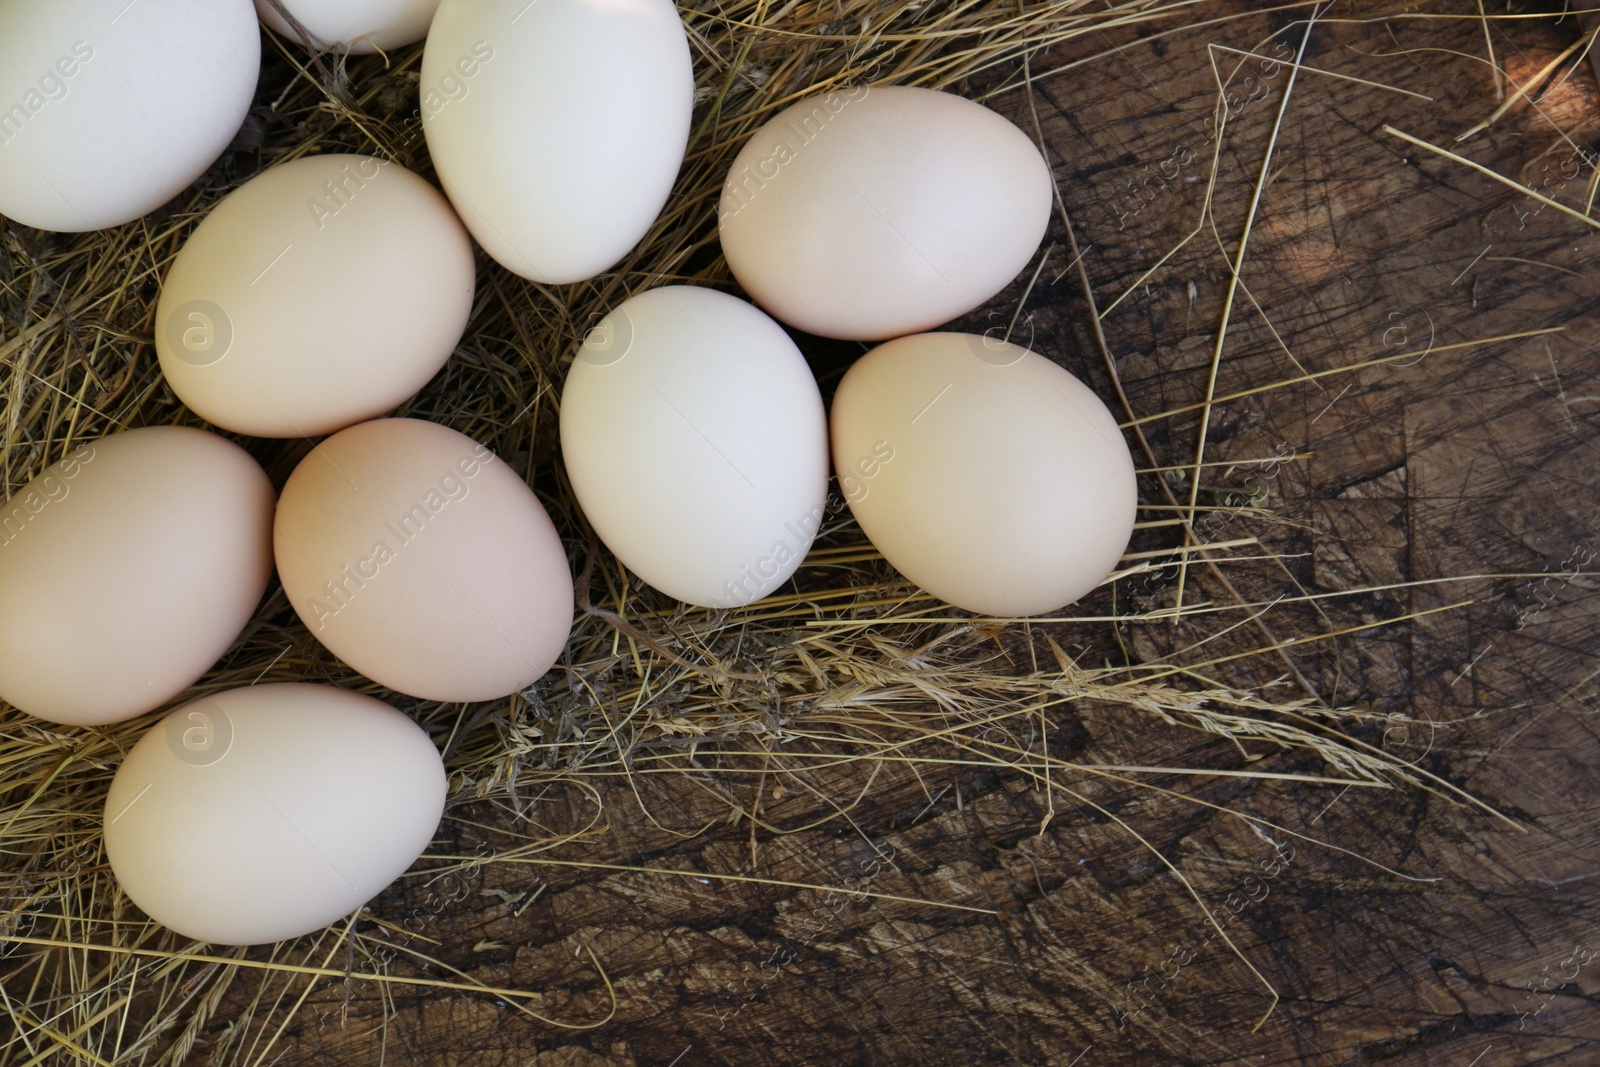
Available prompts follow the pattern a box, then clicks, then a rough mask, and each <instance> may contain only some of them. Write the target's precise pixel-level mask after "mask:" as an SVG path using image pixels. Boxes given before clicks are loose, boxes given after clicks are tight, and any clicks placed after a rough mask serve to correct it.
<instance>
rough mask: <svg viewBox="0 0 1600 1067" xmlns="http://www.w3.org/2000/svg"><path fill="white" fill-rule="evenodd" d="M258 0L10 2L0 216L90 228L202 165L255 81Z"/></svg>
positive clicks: (166, 195)
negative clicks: (253, 5)
mask: <svg viewBox="0 0 1600 1067" xmlns="http://www.w3.org/2000/svg"><path fill="white" fill-rule="evenodd" d="M260 67H261V31H260V29H259V27H258V26H257V24H256V17H255V11H254V10H253V9H252V8H251V6H250V0H139V2H138V3H131V4H130V3H129V2H128V0H74V2H73V3H60V2H59V0H8V2H6V3H0V215H5V216H7V217H9V218H12V219H14V220H16V221H17V222H20V223H23V224H24V225H27V226H37V227H40V228H42V229H46V230H60V231H69V232H79V231H83V230H98V229H103V228H105V227H108V226H117V225H120V224H122V223H124V222H130V221H132V220H133V219H136V218H138V217H139V216H141V215H144V214H147V213H149V212H151V211H154V210H155V209H156V208H158V207H160V206H161V205H162V204H165V203H166V202H167V201H168V200H171V199H172V198H173V197H175V196H177V195H178V194H179V193H181V192H182V191H183V190H184V188H185V187H186V186H188V185H189V184H190V183H191V182H193V181H194V180H195V179H196V178H198V177H200V175H202V174H203V173H205V171H206V168H207V167H209V166H211V164H212V163H213V162H214V161H215V160H216V158H217V157H218V156H219V155H221V154H222V151H223V149H225V148H227V147H228V142H229V141H231V140H232V139H233V136H234V134H236V133H238V131H239V127H240V125H241V124H242V123H243V122H244V117H245V114H246V112H247V111H249V108H250V101H251V98H252V97H253V96H254V94H255V89H256V78H257V76H258V75H259V74H260Z"/></svg>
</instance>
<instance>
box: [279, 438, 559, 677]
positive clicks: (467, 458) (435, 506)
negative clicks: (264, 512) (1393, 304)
mask: <svg viewBox="0 0 1600 1067" xmlns="http://www.w3.org/2000/svg"><path fill="white" fill-rule="evenodd" d="M273 545H274V548H275V550H276V553H277V560H278V576H279V578H280V579H281V580H282V582H283V589H284V592H285V593H286V594H288V598H289V603H290V604H292V605H293V606H294V609H295V611H296V612H297V613H298V614H299V615H300V618H301V619H302V620H303V621H304V622H305V624H306V626H307V627H309V628H310V630H311V633H312V634H313V635H314V636H315V637H316V638H317V640H319V641H321V642H322V643H323V644H324V645H326V646H327V647H328V649H329V650H330V651H332V652H333V653H334V654H335V655H337V656H338V657H339V658H340V659H342V660H344V661H345V662H346V663H348V664H349V665H350V666H352V667H354V668H355V669H356V670H358V671H360V672H361V673H362V674H365V675H366V676H367V677H368V678H371V679H372V680H373V681H375V682H378V683H380V684H382V685H385V686H387V687H389V688H390V689H395V690H398V691H399V692H402V693H409V694H410V695H412V696H416V697H423V698H425V699H428V700H451V701H458V700H459V701H472V700H494V699H498V698H500V697H503V696H507V695H508V694H511V693H514V692H517V691H518V690H520V689H524V688H526V687H527V686H529V685H532V684H533V683H534V682H535V681H537V680H538V679H539V678H540V677H541V676H542V675H543V674H544V673H545V672H546V671H547V670H549V669H550V665H551V664H552V663H554V662H555V660H556V657H557V656H558V655H560V653H561V651H562V649H563V648H564V647H565V645H566V641H567V637H568V636H569V635H570V633H571V630H572V610H573V590H572V572H571V570H570V568H569V566H568V564H567V557H566V552H565V550H564V549H563V548H562V545H561V538H560V537H559V536H558V535H557V533H556V530H555V527H554V525H552V524H551V522H550V517H549V515H547V514H546V513H545V510H544V506H543V505H542V504H540V503H539V499H538V497H536V496H534V493H533V490H532V489H530V488H528V484H527V483H526V482H525V481H523V480H522V478H521V477H520V476H519V475H518V474H517V473H516V472H515V471H513V470H512V469H511V468H510V467H508V466H506V464H505V462H504V461H502V460H500V459H499V458H497V457H496V456H495V454H494V453H493V452H491V451H490V450H489V449H487V448H485V447H484V446H483V445H480V444H478V443H477V442H476V441H473V440H472V439H471V438H470V437H466V436H464V435H462V434H459V433H457V432H456V431H454V430H452V429H450V428H449V427H446V426H439V425H436V424H434V423H431V422H423V421H420V420H417V419H378V420H375V421H373V422H364V423H361V424H359V425H357V426H352V427H350V428H349V429H348V430H342V431H340V432H339V433H337V434H335V435H333V436H332V437H330V438H328V439H327V440H326V441H323V442H322V443H321V444H320V445H318V446H317V447H316V449H315V450H313V451H312V453H311V454H310V455H309V456H307V457H306V458H305V459H304V460H302V461H301V463H300V465H299V466H297V467H296V468H295V469H294V473H293V474H291V475H290V476H289V481H288V484H287V485H285V486H284V488H283V495H282V498H281V500H280V501H279V503H278V516H277V521H276V524H275V526H274V528H273Z"/></svg>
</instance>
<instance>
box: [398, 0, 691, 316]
mask: <svg viewBox="0 0 1600 1067" xmlns="http://www.w3.org/2000/svg"><path fill="white" fill-rule="evenodd" d="M693 104H694V72H693V70H692V68H691V66H690V57H689V44H688V40H687V38H686V37H685V35H684V28H683V22H682V20H681V19H679V17H678V10H677V8H676V7H675V6H674V5H673V3H672V2H671V0H537V2H530V0H443V2H442V3H440V5H439V11H438V13H437V14H436V15H435V17H434V20H433V27H432V29H430V30H429V31H428V44H427V48H426V50H425V51H424V53H423V59H422V85H421V106H422V122H423V127H424V130H425V131H426V133H427V138H428V151H429V153H430V154H431V155H432V156H433V163H434V169H435V171H436V172H437V173H438V175H439V180H440V182H441V183H442V184H443V185H444V191H445V193H446V194H447V195H448V196H449V197H450V200H451V202H452V203H453V204H455V207H456V211H457V212H458V213H460V215H461V218H462V220H463V221H464V222H466V224H467V228H468V229H469V230H471V231H472V236H473V237H475V238H477V240H478V243H479V244H480V245H482V246H483V248H484V251H486V252H488V253H489V255H491V256H493V257H494V258H495V259H496V260H497V261H498V262H499V263H500V264H501V265H502V266H504V267H506V268H507V269H508V270H511V271H514V272H515V273H517V274H520V275H522V276H523V277H524V278H530V279H532V280H534V281H538V282H547V283H556V284H562V283H567V282H575V281H581V280H583V279H585V278H592V277H594V276H595V275H596V274H599V273H600V272H601V271H604V270H606V269H607V268H609V267H611V266H612V265H613V264H615V263H616V262H617V261H618V260H620V259H621V258H622V257H623V256H624V255H626V254H627V253H628V250H629V249H631V248H632V247H633V246H634V245H636V244H638V243H639V240H640V238H642V237H643V236H644V235H645V233H646V232H647V231H648V230H649V229H650V226H651V224H652V223H654V222H655V220H656V217H657V216H658V215H659V214H660V213H661V208H662V206H663V205H664V204H665V203H666V200H667V196H668V194H669V193H670V192H671V191H672V183H673V181H674V180H675V179H676V177H677V174H678V168H679V166H681V165H682V163H683V153H684V149H685V147H686V146H687V144H688V138H689V119H690V112H691V111H692V109H693Z"/></svg>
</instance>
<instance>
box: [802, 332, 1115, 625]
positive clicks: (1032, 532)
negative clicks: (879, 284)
mask: <svg viewBox="0 0 1600 1067" xmlns="http://www.w3.org/2000/svg"><path fill="white" fill-rule="evenodd" d="M831 418H832V427H831V431H832V438H833V465H834V470H835V471H836V472H837V474H838V476H839V486H840V489H841V491H842V492H843V493H844V496H845V499H846V500H847V501H849V504H850V510H851V512H852V513H853V514H854V515H855V517H856V521H857V522H859V523H860V524H861V529H862V530H863V531H864V532H865V533H866V535H867V537H868V539H869V540H871V541H872V543H873V544H874V545H875V546H876V547H877V548H878V550H879V551H880V552H882V553H883V556H884V558H885V559H887V560H888V561H889V562H890V563H891V564H893V565H894V567H895V569H896V570H898V571H899V572H900V573H901V574H903V575H905V576H906V577H907V578H909V579H910V580H911V581H913V582H915V583H916V584H917V585H919V586H921V587H922V588H923V589H925V590H927V591H928V592H929V593H932V594H933V595H934V596H936V597H939V598H940V599H942V600H945V601H948V602H949V603H951V604H954V605H956V606H957V607H960V608H965V609H967V610H968V611H973V612H977V613H980V614H984V615H999V616H1023V615H1039V614H1043V613H1045V612H1050V611H1055V610H1057V609H1059V608H1061V607H1063V606H1065V605H1067V604H1070V603H1072V602H1073V601H1075V600H1077V599H1078V598H1080V597H1082V596H1083V595H1084V594H1085V593H1087V592H1089V591H1090V590H1091V589H1093V588H1094V587H1095V586H1096V585H1098V584H1100V582H1101V581H1102V580H1103V579H1105V577H1106V576H1107V575H1108V574H1110V573H1111V571H1112V570H1113V569H1115V567H1116V565H1117V561H1118V559H1119V558H1120V557H1121V555H1122V553H1123V551H1124V549H1125V548H1126V547H1127V544H1128V538H1129V537H1130V536H1131V535H1132V533H1133V522H1134V514H1135V510H1136V509H1137V507H1138V487H1137V484H1136V479H1135V475H1134V467H1133V459H1132V457H1131V456H1130V455H1129V453H1128V446H1127V444H1126V442H1125V441H1124V440H1123V437H1122V432H1121V431H1120V430H1119V429H1118V428H1117V421H1116V419H1115V418H1113V417H1112V415H1111V412H1110V411H1108V410H1106V407H1105V405H1104V404H1103V403H1101V402H1100V399H1099V398H1098V397H1096V396H1095V394H1094V393H1093V392H1092V391H1091V390H1090V389H1089V387H1088V386H1086V385H1084V384H1083V383H1082V382H1080V381H1079V380H1078V379H1077V378H1075V377H1073V376H1072V375H1071V374H1069V373H1068V372H1067V371H1065V370H1063V369H1061V368H1060V367H1058V366H1057V365H1056V364H1054V363H1052V362H1050V361H1049V360H1048V359H1045V358H1044V357H1043V356H1040V355H1037V354H1035V353H1033V352H1029V351H1028V350H1027V349H1024V348H1020V347H1018V346H1016V345H1012V344H1007V343H1005V342H1001V341H998V340H995V339H992V338H985V337H980V336H976V335H970V334H959V333H932V334H917V335H914V336H911V337H902V338H899V339H898V340H894V341H890V342H889V343H887V344H884V345H880V346H878V347H877V348H874V349H873V350H872V351H871V352H868V353H867V354H866V355H865V356H863V357H862V358H861V359H860V360H859V361H857V362H856V364H855V365H854V366H852V367H851V368H850V370H849V371H848V372H847V373H846V374H845V376H844V379H843V380H842V381H841V382H840V383H839V389H838V391H837V393H836V394H835V395H834V398H833V410H832V413H831Z"/></svg>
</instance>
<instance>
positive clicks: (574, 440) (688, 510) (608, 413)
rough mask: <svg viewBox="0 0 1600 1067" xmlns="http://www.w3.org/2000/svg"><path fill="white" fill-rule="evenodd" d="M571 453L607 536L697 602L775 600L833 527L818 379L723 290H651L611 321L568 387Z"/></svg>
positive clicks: (639, 567) (668, 589)
mask: <svg viewBox="0 0 1600 1067" xmlns="http://www.w3.org/2000/svg"><path fill="white" fill-rule="evenodd" d="M561 451H562V456H563V459H564V461H565V463H566V467H567V476H568V478H569V479H570V480H571V482H572V490H573V493H574V494H575V495H576V496H577V498H578V503H579V505H580V506H581V507H582V508H583V513H584V515H585V516H586V517H587V518H588V520H589V522H590V523H591V524H592V525H593V526H594V529H595V532H596V533H598V534H599V535H600V538H601V540H603V541H604V542H605V543H606V545H607V547H609V548H610V549H611V550H612V551H613V552H614V553H616V555H617V558H618V559H620V560H621V561H622V562H623V563H624V564H625V565H626V566H627V567H628V568H630V569H631V570H633V571H634V572H635V573H637V574H638V575H639V577H641V578H643V579H644V580H645V581H646V582H649V583H650V584H651V585H653V586H655V587H656V588H657V589H660V590H662V591H663V592H665V593H668V594H670V595H672V596H674V597H677V598H678V599H679V600H683V601H686V602H688V603H690V604H699V605H701V606H704V607H736V606H739V605H742V604H747V603H749V602H751V601H753V600H759V599H761V598H762V597H764V596H766V595H767V594H769V593H771V592H772V591H773V590H774V589H776V588H777V587H778V586H780V585H782V584H783V583H784V582H786V581H788V579H789V577H790V575H792V574H793V573H794V572H795V569H796V568H798V567H799V566H800V563H801V561H802V560H803V559H804V558H805V555H806V551H807V550H808V549H809V548H810V547H811V542H812V539H813V538H814V537H815V536H816V533H817V529H818V527H819V526H820V525H821V523H822V516H823V505H824V503H825V500H826V497H827V488H828V443H827V423H826V418H825V415H824V413H823V408H822V398H821V396H820V395H819V393H818V391H817V384H816V380H815V379H814V378H813V377H812V376H811V370H810V368H809V367H808V366H807V365H806V361H805V358H804V357H803V356H801V354H800V351H799V349H797V348H795V345H794V342H793V341H791V340H789V336H788V335H787V334H786V333H784V332H783V328H782V327H780V326H779V325H778V324H777V323H775V322H773V321H772V320H771V319H770V318H768V317H767V316H766V315H764V314H762V313H761V312H760V311H759V310H758V309H756V308H754V307H752V306H750V305H749V304H747V303H745V302H744V301H743V300H740V299H738V298H737V297H732V296H728V295H727V294H726V293H719V292H716V291H715V290H712V289H702V288H698V287H695V286H686V285H682V286H666V287H664V288H660V289H651V290H649V291H648V292H644V293H641V294H640V295H638V296H635V297H633V298H631V299H629V300H627V301H624V302H623V303H622V304H621V305H619V306H618V307H617V308H616V309H615V310H613V311H612V312H611V314H610V315H608V316H606V318H604V319H602V320H601V322H600V323H599V325H598V326H596V328H595V329H594V330H593V331H591V333H590V334H589V336H588V337H587V338H586V339H585V342H584V345H583V347H582V348H581V349H580V350H579V351H578V358H577V359H576V360H575V361H574V362H573V364H572V369H571V371H570V372H568V375H567V382H566V386H565V388H564V389H563V392H562V394H561Z"/></svg>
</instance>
